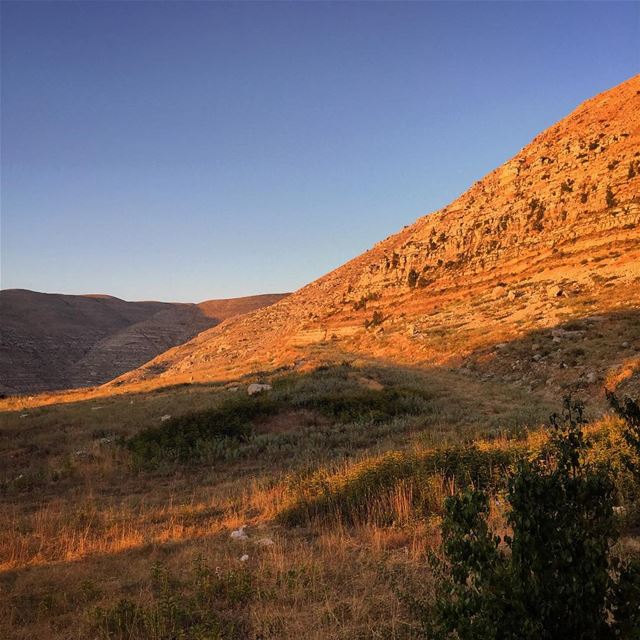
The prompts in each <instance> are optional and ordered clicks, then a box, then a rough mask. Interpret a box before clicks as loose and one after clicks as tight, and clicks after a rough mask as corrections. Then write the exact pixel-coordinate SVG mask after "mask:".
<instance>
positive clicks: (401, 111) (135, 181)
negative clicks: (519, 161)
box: [0, 0, 640, 302]
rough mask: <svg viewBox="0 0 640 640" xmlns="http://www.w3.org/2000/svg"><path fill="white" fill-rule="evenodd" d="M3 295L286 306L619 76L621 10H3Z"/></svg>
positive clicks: (626, 30)
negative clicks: (260, 298)
mask: <svg viewBox="0 0 640 640" xmlns="http://www.w3.org/2000/svg"><path fill="white" fill-rule="evenodd" d="M1 29H2V33H1V35H2V43H1V47H2V51H1V53H2V62H1V64H2V69H1V70H2V86H1V107H2V109H1V117H2V131H1V133H2V141H1V154H2V155H1V169H2V174H1V182H2V184H1V186H2V192H1V198H2V199H1V207H2V209H1V218H0V223H1V224H0V232H1V238H0V242H1V250H2V255H1V267H2V268H1V277H0V285H1V287H2V288H27V289H34V290H38V291H46V292H63V293H80V294H81V293H108V294H112V295H116V296H118V297H121V298H125V299H128V300H148V299H157V300H166V301H182V302H198V301H201V300H205V299H211V298H225V297H235V296H241V295H251V294H256V293H262V292H283V291H290V290H295V289H297V288H299V287H300V286H303V285H304V284H306V283H307V282H310V281H311V280H314V279H315V278H317V277H319V276H321V275H323V274H324V273H326V272H328V271H330V270H332V269H334V268H336V267H338V266H339V265H341V264H343V263H344V262H346V261H347V260H349V259H350V258H352V257H355V256H356V255H358V254H360V253H361V252H363V251H365V250H366V249H368V248H370V247H371V246H373V245H374V244H375V243H376V242H378V241H379V240H382V239H383V238H385V237H387V236H388V235H390V234H392V233H395V232H396V231H398V230H400V229H401V228H402V227H403V226H404V225H406V224H410V223H412V222H413V221H414V220H415V219H416V218H418V217H420V216H422V215H425V214H427V213H429V212H431V211H434V210H437V209H438V208H440V207H442V206H444V205H446V204H448V203H449V202H450V201H452V200H453V199H455V198H456V197H457V196H458V195H460V194H461V193H463V192H464V191H465V190H466V189H467V188H468V187H469V186H471V184H473V182H475V181H476V180H478V179H480V178H481V177H482V176H484V175H485V174H486V173H488V172H489V171H491V170H492V169H494V168H495V167H497V166H499V165H500V164H502V163H503V162H504V161H506V160H507V159H509V158H510V157H511V156H513V155H514V154H515V153H517V152H518V151H519V150H520V149H521V148H522V147H523V146H525V145H526V144H527V143H528V142H529V141H530V140H531V139H532V138H533V137H534V136H535V135H536V134H537V133H539V132H540V131H542V130H544V129H545V128H547V127H548V126H550V125H552V124H553V123H554V122H556V121H557V120H559V119H561V118H562V117H564V116H566V115H568V113H569V112H571V111H572V110H573V109H574V108H575V107H576V106H577V105H578V104H580V103H581V102H582V101H584V100H585V99H587V98H589V97H591V96H593V95H595V94H597V93H599V92H601V91H604V90H606V89H608V88H610V87H612V86H614V85H616V84H618V83H620V82H622V81H623V80H625V79H627V78H629V77H631V76H632V75H634V74H636V73H638V70H639V68H640V47H639V44H638V43H639V42H640V3H637V2H626V3H625V2H622V3H619V2H602V3H599V2H569V3H562V2H552V3H551V2H549V3H547V2H526V3H521V2H505V3H492V2H470V3H465V2H439V3H436V2H433V3H432V2H421V3H419V2H412V3H404V2H388V3H386V2H376V3H366V2H354V3H351V2H335V3H331V2H322V3H321V2H291V3H288V2H277V3H275V2H274V3H271V2H256V3H253V2H235V3H223V2H181V1H176V2H139V1H137V2H115V1H113V2H96V1H89V0H87V1H85V2H44V3H39V2H9V1H6V0H3V2H2V3H1Z"/></svg>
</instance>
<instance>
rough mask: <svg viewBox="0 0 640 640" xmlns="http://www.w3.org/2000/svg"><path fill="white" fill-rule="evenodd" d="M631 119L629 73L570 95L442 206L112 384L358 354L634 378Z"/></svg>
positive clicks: (560, 380) (520, 379)
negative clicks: (556, 117)
mask: <svg viewBox="0 0 640 640" xmlns="http://www.w3.org/2000/svg"><path fill="white" fill-rule="evenodd" d="M638 114H640V76H635V77H633V78H631V79H630V80H628V81H626V82H624V83H622V84H621V85H619V86H617V87H615V88H613V89H611V90H609V91H606V92H604V93H602V94H600V95H598V96H596V97H594V98H592V99H591V100H588V101H587V102H585V103H583V104H582V105H580V106H579V107H578V108H577V109H576V110H575V111H574V112H573V113H571V114H570V115H569V116H568V117H566V118H565V119H563V120H562V121H560V122H558V123H557V124H555V125H554V126H552V127H551V128H549V129H548V130H546V131H544V132H543V133H541V134H539V135H538V136H537V137H536V138H535V139H534V140H533V141H532V142H531V143H530V144H528V145H527V146H526V147H525V148H523V149H522V150H521V151H520V152H519V153H518V154H517V155H516V156H515V157H513V158H512V159H510V160H509V161H507V162H506V163H505V164H503V165H502V166H501V167H499V168H498V169H496V170H494V171H492V172H491V173H490V174H488V175H487V176H485V177H484V178H483V179H482V180H480V181H478V182H476V183H475V184H474V185H473V186H472V187H471V188H470V189H469V190H468V191H466V192H465V193H464V194H463V195H462V196H460V197H459V198H458V199H457V200H455V201H454V202H453V203H451V204H450V205H449V206H447V207H445V208H444V209H442V210H440V211H437V212H435V213H432V214H430V215H426V216H424V217H422V218H420V219H418V220H417V221H416V222H414V223H413V224H412V225H410V226H407V227H406V228H404V229H403V230H402V231H400V232H399V233H397V234H395V235H393V236H391V237H389V238H387V239H385V240H383V241H382V242H380V243H378V244H377V245H376V246H374V247H373V248H372V249H371V250H369V251H367V252H366V253H364V254H362V255H361V256H359V257H357V258H355V259H354V260H352V261H350V262H348V263H347V264H345V265H343V266H342V267H340V268H338V269H336V270H335V271H333V272H331V273H329V274H327V275H325V276H323V277H322V278H320V279H318V280H316V281H315V282H312V283H311V284H309V285H307V286H306V287H304V288H302V289H300V290H299V291H297V292H296V293H294V294H293V295H291V296H289V297H287V298H286V299H284V300H281V301H280V302H278V303H277V304H275V305H272V306H269V307H267V308H263V309H259V310H257V311H255V312H253V313H251V314H248V315H244V316H241V317H238V318H235V319H233V320H230V321H229V322H227V323H225V324H224V325H222V326H220V327H216V328H213V329H210V330H208V331H205V332H203V333H201V334H199V335H198V336H197V337H196V338H194V339H193V340H190V341H189V342H187V343H185V344H183V345H181V346H180V347H178V348H176V349H173V350H171V351H169V352H167V353H165V354H162V355H160V356H158V357H157V358H155V359H154V360H153V361H152V362H150V363H148V364H147V365H145V366H143V367H141V368H140V369H138V370H136V371H134V372H131V373H128V374H126V375H124V376H123V377H121V378H120V379H119V380H118V381H117V384H119V385H126V386H127V387H128V386H131V385H133V386H142V385H144V386H146V387H149V386H158V385H163V384H167V383H175V382H182V381H188V380H196V381H198V380H200V381H203V380H215V379H224V378H232V377H236V376H240V375H244V374H248V373H254V374H255V373H260V374H263V373H264V372H268V371H272V370H276V369H277V368H279V367H288V368H295V369H306V368H308V367H310V366H313V365H315V364H318V363H323V362H339V361H342V360H348V361H354V360H362V359H364V360H368V361H377V362H385V363H387V362H394V363H402V364H405V365H411V366H420V367H429V366H434V365H439V366H442V365H446V366H451V367H456V368H458V369H460V370H462V371H464V372H466V373H468V374H469V375H471V376H480V377H482V378H486V377H498V378H503V379H505V380H507V381H509V382H513V383H514V384H516V385H520V386H523V387H525V388H538V387H542V388H544V387H545V386H547V387H548V388H549V389H550V390H552V391H554V392H556V391H557V390H558V389H559V388H560V387H562V386H564V387H566V386H568V385H573V386H575V387H577V388H587V387H590V386H591V385H594V384H601V383H603V382H606V381H609V382H611V381H612V380H613V381H614V382H615V383H616V384H618V383H620V382H625V383H627V382H629V380H634V379H635V380H636V381H637V376H638V368H639V365H638V362H639V360H638V356H639V350H640V329H639V327H640V316H639V315H638V314H639V309H640V286H639V285H640V227H639V226H638V225H639V223H640V117H639V115H638Z"/></svg>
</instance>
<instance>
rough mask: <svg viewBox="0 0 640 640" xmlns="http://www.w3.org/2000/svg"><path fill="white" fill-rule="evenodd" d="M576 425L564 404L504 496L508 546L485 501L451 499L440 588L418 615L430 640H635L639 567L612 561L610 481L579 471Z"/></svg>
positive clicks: (574, 409)
mask: <svg viewBox="0 0 640 640" xmlns="http://www.w3.org/2000/svg"><path fill="white" fill-rule="evenodd" d="M582 425H583V418H582V407H581V406H580V405H578V404H574V403H572V402H571V401H570V400H568V399H567V400H566V401H565V409H564V413H563V415H562V417H558V416H552V419H551V436H550V443H549V447H548V448H547V450H546V452H545V454H544V455H542V456H541V457H539V458H538V459H536V460H534V461H533V462H529V461H523V462H521V463H520V464H519V466H518V469H517V471H516V473H515V474H514V475H513V476H512V477H511V479H510V481H509V486H508V491H507V502H508V503H509V505H510V507H511V510H510V512H509V513H508V516H507V521H508V524H509V525H510V527H511V529H512V535H511V536H505V537H504V539H503V540H501V538H500V537H499V536H497V535H495V534H494V533H493V532H492V531H491V530H490V528H489V526H488V524H487V516H488V512H489V496H488V495H487V494H486V493H484V492H478V491H467V492H466V493H464V494H462V495H458V496H454V497H451V498H449V499H447V501H446V503H445V518H444V521H443V525H442V533H443V540H444V544H443V551H444V556H445V561H444V562H441V563H437V567H438V569H439V571H440V573H441V576H442V582H441V584H440V588H439V592H438V597H437V599H436V604H435V605H434V606H433V607H432V608H431V609H429V610H427V611H425V610H423V611H422V612H421V615H422V616H423V619H424V623H425V627H426V629H427V633H428V634H429V635H430V636H431V637H436V638H457V639H459V640H465V639H478V640H479V639H483V640H484V639H487V640H488V639H494V638H495V639H498V638H500V639H505V640H510V639H512V640H528V639H530V640H534V639H536V640H538V639H540V640H545V639H548V640H555V639H560V638H581V639H584V640H589V639H593V640H599V639H603V638H637V637H638V635H637V630H638V629H640V608H639V604H638V603H639V602H640V588H639V587H640V565H637V564H636V565H633V564H628V565H624V564H622V563H621V562H619V561H618V560H617V559H615V558H612V557H611V554H610V552H611V547H612V545H613V544H614V542H615V540H616V537H617V535H616V526H615V524H616V523H615V518H614V514H613V504H614V484H613V479H612V477H611V472H610V470H609V469H608V468H606V467H598V466H594V465H589V464H586V463H585V462H584V454H585V449H586V448H587V444H586V442H585V439H584V435H583V432H582ZM501 543H504V545H505V546H506V547H507V548H508V551H505V550H504V549H503V547H502V546H501ZM634 629H635V631H634ZM634 634H635V635H634Z"/></svg>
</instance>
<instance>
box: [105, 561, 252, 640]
mask: <svg viewBox="0 0 640 640" xmlns="http://www.w3.org/2000/svg"><path fill="white" fill-rule="evenodd" d="M254 590H255V589H254V586H253V578H252V576H251V574H250V573H249V572H247V571H227V572H222V571H220V570H219V569H216V570H215V571H214V570H211V569H210V568H209V567H207V566H206V565H205V564H204V563H203V562H202V558H198V559H197V560H196V563H195V566H194V568H193V571H192V575H191V576H190V578H189V579H188V580H187V581H186V582H180V581H179V580H177V579H176V578H175V577H174V576H172V575H171V574H170V573H169V571H168V569H167V568H166V567H165V566H164V565H162V564H160V563H156V564H155V565H154V566H153V569H152V575H151V601H150V602H134V601H132V600H129V599H126V598H125V599H121V600H119V601H118V602H117V603H116V604H114V605H113V606H111V607H108V608H97V609H96V610H95V614H94V617H95V630H96V632H97V633H98V634H99V635H100V636H101V637H103V638H108V639H110V640H125V639H126V640H174V639H176V640H177V639H178V638H180V639H181V640H205V638H206V639H207V640H223V639H225V640H231V639H234V638H238V639H239V638H245V637H247V632H248V623H247V615H246V613H245V609H246V604H247V603H248V602H249V601H250V600H251V598H252V597H253V594H254Z"/></svg>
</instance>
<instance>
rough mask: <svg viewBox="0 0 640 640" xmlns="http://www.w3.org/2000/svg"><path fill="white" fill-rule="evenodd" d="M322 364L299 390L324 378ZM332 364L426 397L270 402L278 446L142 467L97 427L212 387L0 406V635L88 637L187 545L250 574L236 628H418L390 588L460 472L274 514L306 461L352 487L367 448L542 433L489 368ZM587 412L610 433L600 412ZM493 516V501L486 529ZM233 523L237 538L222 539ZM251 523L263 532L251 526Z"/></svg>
mask: <svg viewBox="0 0 640 640" xmlns="http://www.w3.org/2000/svg"><path fill="white" fill-rule="evenodd" d="M341 375H342V374H341ZM327 376H328V378H327V377H325V378H321V379H318V380H314V381H313V384H314V385H316V386H315V387H313V389H316V390H318V389H322V390H324V392H326V391H327V389H330V388H334V387H335V385H336V384H338V383H337V382H336V380H334V378H333V377H332V374H330V373H328V374H327ZM348 376H349V379H350V380H351V379H353V380H356V381H357V380H359V379H364V380H366V381H367V382H366V385H367V387H370V386H371V384H372V383H371V382H370V381H371V380H373V381H374V383H375V384H376V385H378V384H379V385H382V387H389V386H393V385H398V384H400V385H403V386H404V387H406V386H407V385H409V386H410V385H417V386H418V387H419V388H420V389H422V390H423V391H424V392H425V393H427V395H428V396H429V395H432V396H433V398H434V400H433V403H432V404H431V405H428V406H427V409H426V410H427V411H428V415H425V416H411V417H409V418H407V419H404V418H403V419H401V420H398V419H394V420H392V421H391V422H389V423H388V424H385V425H378V426H375V425H373V424H359V425H354V426H352V427H350V426H349V425H342V426H341V425H328V424H327V421H326V420H320V419H318V420H316V419H314V418H313V416H311V415H310V414H309V413H308V412H302V413H300V414H296V413H295V412H290V411H288V412H283V414H282V418H281V420H279V418H278V416H275V417H273V416H272V417H270V418H269V420H268V421H266V422H262V423H260V425H259V426H260V429H259V431H260V433H259V436H257V437H259V438H267V439H269V438H271V439H272V440H271V441H269V442H272V443H280V444H281V442H282V440H281V439H282V438H283V437H284V436H286V435H287V434H289V433H292V432H294V433H296V432H298V430H301V433H304V434H305V436H304V438H299V439H296V440H294V441H292V442H293V444H291V446H292V447H293V449H286V450H284V453H283V454H282V455H275V453H274V451H276V450H279V449H277V447H276V445H275V444H273V447H272V449H269V448H267V450H269V451H271V452H272V454H273V455H270V456H263V455H254V453H255V449H250V450H249V452H250V454H251V455H246V456H244V455H243V456H237V457H234V458H231V459H228V460H218V461H213V462H208V463H205V464H203V465H199V466H196V467H192V468H182V467H175V466H174V467H168V468H162V469H158V470H155V471H137V470H135V469H134V468H133V467H132V466H131V462H130V458H129V454H128V452H127V451H126V449H124V448H123V447H121V446H119V445H118V444H117V441H116V440H113V439H112V438H114V436H115V437H119V436H122V437H129V436H131V435H133V434H135V433H137V432H138V431H139V430H141V429H144V428H147V427H149V426H157V425H158V424H160V417H161V416H162V415H165V414H171V415H179V414H181V413H184V412H187V411H190V410H193V409H206V408H210V407H215V406H218V405H219V403H220V402H223V401H224V398H226V397H228V394H229V392H228V391H224V390H223V388H222V387H220V386H216V385H212V386H209V387H184V388H180V389H172V390H166V391H163V392H159V393H158V392H157V393H150V394H146V395H142V396H136V397H131V398H130V397H124V396H121V397H114V398H109V399H105V400H101V401H100V402H99V403H97V402H96V401H90V402H81V403H76V404H62V405H52V406H49V407H41V408H37V409H30V410H29V411H28V414H29V415H28V416H27V417H25V418H21V417H20V415H21V413H22V412H21V411H20V412H12V413H5V414H2V415H1V416H0V420H1V423H0V429H1V431H0V433H1V434H2V439H1V440H0V452H1V455H2V460H3V472H2V479H3V484H2V493H1V494H0V518H1V519H2V522H3V523H4V526H3V528H2V529H1V530H0V563H1V564H0V620H1V622H0V636H2V637H7V638H16V639H18V638H24V639H26V638H33V637H38V638H56V639H62V638H64V639H67V638H78V639H80V638H82V639H84V638H92V637H103V636H104V633H103V632H104V629H102V631H101V627H100V625H99V624H98V618H97V614H96V610H97V608H102V609H103V610H105V611H109V610H110V609H112V608H113V607H114V606H115V605H116V604H117V602H118V601H119V600H120V599H122V598H127V599H130V600H131V601H133V602H137V603H141V606H142V605H143V604H144V603H151V602H152V600H153V593H152V589H151V579H150V573H151V569H152V566H153V564H154V563H155V562H158V561H160V562H162V563H163V564H164V565H166V566H167V568H168V570H169V571H170V572H171V573H172V574H173V575H175V576H176V579H177V580H186V579H187V577H188V575H189V574H190V572H191V567H192V566H193V564H194V562H195V559H196V557H198V556H202V557H203V558H204V560H205V561H206V563H207V564H208V565H209V566H211V567H214V568H215V567H219V569H220V571H221V572H223V573H224V572H227V571H236V572H246V573H247V574H249V577H250V580H251V584H252V585H254V587H253V592H252V594H253V595H252V597H251V600H250V601H249V602H248V603H247V604H246V606H244V605H243V607H242V608H241V609H238V608H237V607H236V608H233V607H232V608H231V609H230V610H229V611H230V612H231V613H229V612H227V613H229V615H232V616H236V617H238V619H242V620H243V624H245V625H246V627H245V628H244V631H243V633H244V635H242V636H241V637H250V638H258V637H260V638H273V639H283V638H299V637H303V638H317V639H320V638H336V639H342V638H344V639H347V638H348V639H352V638H395V639H406V638H414V637H418V636H419V634H418V630H417V628H416V627H415V621H414V620H413V618H412V615H411V613H410V612H409V611H408V609H407V608H406V606H405V605H404V603H403V598H402V595H401V594H402V593H403V592H406V591H411V592H415V591H416V590H418V591H421V592H425V593H428V592H429V590H430V588H431V586H430V580H431V578H430V570H429V568H428V565H427V562H426V554H427V552H428V551H429V550H432V549H434V548H436V547H437V545H438V544H439V541H440V540H439V513H440V509H441V505H442V501H443V499H444V497H446V496H447V495H449V494H451V493H452V492H453V491H454V490H455V488H456V487H457V483H458V481H459V479H458V478H455V477H452V476H451V475H450V474H448V473H446V470H444V469H441V468H438V467H437V465H436V466H435V467H433V468H429V472H428V473H427V474H426V475H418V476H416V475H415V474H413V473H406V474H404V475H402V474H401V475H400V476H398V477H392V481H391V482H389V483H382V484H381V485H376V484H375V483H374V484H372V485H371V486H370V487H369V488H368V490H365V491H363V492H362V493H357V492H356V493H353V495H352V498H353V501H352V502H350V503H346V505H347V506H345V504H343V503H340V502H339V501H336V502H335V503H334V504H333V507H332V508H333V512H331V513H325V512H322V511H319V512H318V513H317V514H316V517H313V518H311V519H308V520H303V521H301V522H300V523H299V524H300V526H296V527H291V526H286V525H284V524H282V522H283V519H282V514H283V513H285V512H286V511H287V509H290V508H291V506H292V505H293V504H295V501H296V500H297V499H299V497H300V495H301V493H302V494H304V493H305V492H306V493H307V494H308V495H309V496H311V497H312V494H313V491H311V489H310V487H312V486H316V488H317V486H319V484H318V482H317V480H318V479H319V478H321V479H323V481H326V482H327V483H328V486H329V487H330V488H331V490H332V491H334V492H335V493H336V495H342V494H341V493H340V492H343V493H344V492H345V491H346V492H347V493H348V492H349V490H350V488H352V487H353V486H354V484H357V483H360V485H361V486H365V489H366V483H365V484H364V485H363V484H362V483H363V480H362V479H363V478H369V477H371V478H373V477H376V473H378V472H379V470H380V469H381V468H383V467H384V465H382V466H381V462H380V461H381V460H388V459H392V460H396V461H400V462H402V461H407V460H411V461H416V460H418V461H420V460H422V462H424V461H425V460H427V459H428V456H429V455H431V454H432V453H433V452H434V451H435V450H438V449H439V447H441V446H443V445H452V444H455V443H456V442H458V443H459V442H461V441H462V440H467V441H468V440H472V439H475V440H476V447H477V450H478V451H479V452H480V454H481V456H491V455H494V454H495V453H496V452H500V451H504V450H506V449H508V448H509V447H512V448H514V447H515V448H518V449H522V448H529V449H535V448H536V447H540V446H541V442H542V441H541V440H540V436H538V435H535V434H531V433H529V435H526V433H528V432H522V433H521V436H520V439H519V440H516V441H513V440H512V435H513V434H511V435H510V434H509V432H508V431H507V429H506V427H507V426H508V425H512V426H514V430H513V431H514V432H517V433H520V432H521V430H522V429H523V428H524V425H525V424H526V423H528V424H530V426H532V427H533V426H535V424H537V423H536V422H535V419H536V416H537V414H536V412H535V411H534V409H533V407H532V406H531V405H532V401H531V399H528V398H527V396H526V394H523V393H521V392H520V391H518V390H517V389H509V388H508V387H505V386H498V385H492V384H491V383H490V382H489V383H487V385H486V386H484V387H482V388H481V387H479V386H477V385H476V386H474V383H473V381H469V380H468V379H467V378H465V377H463V376H459V377H456V376H454V375H453V374H449V373H446V372H445V373H444V374H443V376H442V377H441V378H439V379H438V380H431V379H429V377H428V376H426V377H420V376H417V377H416V375H415V374H414V373H413V372H409V371H399V370H380V371H375V370H371V369H367V370H363V371H360V370H358V371H354V372H353V374H352V373H350V372H349V373H348ZM356 383H357V382H356ZM296 384H297V383H296ZM349 384H351V382H350V383H349ZM296 389H298V391H300V388H299V387H296ZM313 389H312V390H311V391H313ZM302 391H304V393H307V392H309V389H308V388H307V387H304V388H303V389H302ZM302 391H300V393H302ZM461 398H462V399H461ZM131 400H133V404H130V402H131ZM96 405H97V406H100V407H101V408H100V409H98V410H94V409H95V407H96ZM543 409H544V411H545V412H546V411H547V408H546V407H544V405H543ZM525 416H528V417H526V418H525ZM532 416H533V417H532ZM298 419H299V420H300V421H301V423H300V425H298V424H297V422H296V420H298ZM603 424H604V425H605V426H606V427H607V428H608V429H609V430H610V431H611V432H612V433H613V432H615V425H616V422H615V421H608V422H605V423H603ZM483 436H485V438H484V439H483ZM486 436H490V437H489V438H487V437H486ZM105 438H106V441H105V440H104V439H105ZM609 440H610V439H609ZM330 443H334V445H335V446H329V444H330ZM247 446H249V445H247ZM279 446H280V445H278V447H279ZM291 451H295V452H297V453H298V455H297V457H295V458H294V457H292V456H291ZM392 451H395V453H390V452H392ZM79 452H80V453H79ZM483 459H484V458H483ZM401 466H402V465H400V467H401ZM20 476H22V477H21V478H20ZM314 478H315V485H314V480H313V479H314ZM309 491H311V493H309ZM418 498H420V499H418ZM501 517H502V514H501V512H500V508H499V506H494V510H493V512H492V522H493V524H494V525H495V526H496V528H497V529H499V528H500V522H501ZM243 525H246V527H247V529H246V531H247V533H248V536H249V537H248V539H246V540H233V539H231V538H230V532H231V531H233V530H235V529H237V528H238V527H240V526H243ZM264 538H269V539H271V540H273V542H274V544H273V545H267V546H265V545H263V544H261V543H259V542H258V541H259V540H261V539H264ZM627 547H629V545H627ZM244 554H246V555H248V556H249V558H248V560H247V561H245V562H242V561H241V560H240V558H241V557H242V556H243V555H244ZM177 593H179V591H177ZM225 615H226V614H225ZM101 633H102V634H103V635H102V636H101V635H100V634H101ZM158 637H160V636H158Z"/></svg>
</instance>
